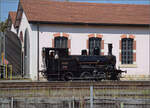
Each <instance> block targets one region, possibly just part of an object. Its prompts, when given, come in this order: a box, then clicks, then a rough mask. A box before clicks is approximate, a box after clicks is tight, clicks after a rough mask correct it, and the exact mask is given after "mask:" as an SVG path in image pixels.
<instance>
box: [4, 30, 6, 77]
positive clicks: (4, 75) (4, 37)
mask: <svg viewBox="0 0 150 108" xmlns="http://www.w3.org/2000/svg"><path fill="white" fill-rule="evenodd" d="M3 37H4V38H3V39H4V40H3V42H4V43H3V44H4V46H3V47H4V49H3V51H4V57H3V65H4V70H3V72H4V78H5V77H6V76H5V32H4V34H3Z"/></svg>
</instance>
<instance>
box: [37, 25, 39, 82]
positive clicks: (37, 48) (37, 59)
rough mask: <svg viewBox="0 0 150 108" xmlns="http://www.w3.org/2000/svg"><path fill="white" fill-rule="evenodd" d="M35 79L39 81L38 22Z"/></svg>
mask: <svg viewBox="0 0 150 108" xmlns="http://www.w3.org/2000/svg"><path fill="white" fill-rule="evenodd" d="M37 80H38V81H39V24H38V23H37Z"/></svg>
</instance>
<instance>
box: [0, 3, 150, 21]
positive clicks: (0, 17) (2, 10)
mask: <svg viewBox="0 0 150 108" xmlns="http://www.w3.org/2000/svg"><path fill="white" fill-rule="evenodd" d="M70 1H76V2H92V3H93V2H95V3H121V4H150V0H70ZM18 2H19V0H0V21H5V20H6V19H7V18H8V13H9V11H17V7H18Z"/></svg>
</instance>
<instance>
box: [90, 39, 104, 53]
mask: <svg viewBox="0 0 150 108" xmlns="http://www.w3.org/2000/svg"><path fill="white" fill-rule="evenodd" d="M94 48H99V51H100V52H99V54H101V38H98V37H91V38H89V55H93V50H94Z"/></svg>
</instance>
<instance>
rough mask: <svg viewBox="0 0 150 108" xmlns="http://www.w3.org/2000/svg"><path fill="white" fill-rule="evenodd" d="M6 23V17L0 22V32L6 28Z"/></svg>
mask: <svg viewBox="0 0 150 108" xmlns="http://www.w3.org/2000/svg"><path fill="white" fill-rule="evenodd" d="M7 23H8V19H6V20H5V21H4V22H0V32H3V33H4V32H5V31H6V29H7Z"/></svg>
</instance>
